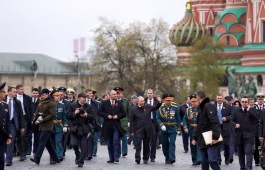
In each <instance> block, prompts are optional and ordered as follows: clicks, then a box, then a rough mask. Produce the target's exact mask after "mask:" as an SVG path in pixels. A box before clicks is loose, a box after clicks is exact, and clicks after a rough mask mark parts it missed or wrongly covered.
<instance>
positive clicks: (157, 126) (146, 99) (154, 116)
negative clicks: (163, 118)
mask: <svg viewBox="0 0 265 170" xmlns="http://www.w3.org/2000/svg"><path fill="white" fill-rule="evenodd" d="M153 99H154V100H153V106H156V105H157V104H158V101H157V99H156V98H155V97H154V98H153ZM148 100H149V99H148V98H147V97H146V98H145V104H146V105H150V104H149V101H148ZM151 114H152V117H153V120H152V123H153V125H154V129H155V132H158V131H160V126H159V125H158V124H157V121H156V111H152V112H151ZM151 114H150V117H151Z"/></svg>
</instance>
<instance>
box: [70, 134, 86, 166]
mask: <svg viewBox="0 0 265 170" xmlns="http://www.w3.org/2000/svg"><path fill="white" fill-rule="evenodd" d="M71 145H72V147H73V149H74V151H75V156H76V157H75V160H76V163H77V164H79V163H81V164H84V160H85V157H86V155H87V135H83V136H76V135H73V134H71ZM79 148H80V150H79Z"/></svg>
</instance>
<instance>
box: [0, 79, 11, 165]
mask: <svg viewBox="0 0 265 170" xmlns="http://www.w3.org/2000/svg"><path fill="white" fill-rule="evenodd" d="M4 87H5V83H3V84H1V85H0V93H5V91H4V90H3V89H4ZM1 95H3V96H4V94H1ZM2 100H3V99H1V98H0V169H4V168H5V151H6V142H7V140H8V139H11V138H12V135H11V130H10V119H9V112H8V104H7V103H6V102H4V101H2Z"/></svg>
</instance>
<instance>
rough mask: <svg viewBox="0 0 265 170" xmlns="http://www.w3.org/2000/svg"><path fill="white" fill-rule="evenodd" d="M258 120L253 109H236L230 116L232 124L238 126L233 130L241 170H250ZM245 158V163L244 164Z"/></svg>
mask: <svg viewBox="0 0 265 170" xmlns="http://www.w3.org/2000/svg"><path fill="white" fill-rule="evenodd" d="M258 119H259V117H258V114H257V112H256V110H255V109H254V108H250V110H249V111H248V112H247V111H246V109H244V110H243V109H242V107H240V108H236V109H235V110H234V114H233V116H232V121H233V122H234V124H239V125H240V127H239V128H236V129H235V132H236V138H235V141H236V144H237V152H238V158H239V164H240V168H241V169H252V160H253V147H254V143H255V133H254V132H255V130H256V123H257V120H258ZM245 157H246V158H247V161H246V162H245Z"/></svg>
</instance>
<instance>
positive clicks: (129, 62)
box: [90, 19, 176, 94]
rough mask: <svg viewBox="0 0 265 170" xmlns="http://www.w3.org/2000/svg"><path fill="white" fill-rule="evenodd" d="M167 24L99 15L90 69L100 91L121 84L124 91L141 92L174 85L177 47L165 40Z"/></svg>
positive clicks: (163, 88) (165, 88)
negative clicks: (125, 23)
mask: <svg viewBox="0 0 265 170" xmlns="http://www.w3.org/2000/svg"><path fill="white" fill-rule="evenodd" d="M168 30H169V29H168V24H167V23H166V22H165V21H163V20H161V19H160V20H156V19H153V20H151V21H150V23H149V24H145V23H141V22H133V23H131V24H129V25H128V26H127V27H126V26H123V25H122V24H121V23H117V22H110V21H108V20H107V19H101V25H100V26H99V27H98V28H96V29H95V30H94V33H95V39H94V46H93V47H92V48H91V50H90V54H91V57H92V63H91V72H92V73H93V75H94V78H93V79H94V82H95V86H96V88H97V89H98V90H99V91H105V90H109V89H112V88H113V87H114V86H122V87H123V88H124V89H125V91H126V92H127V94H133V93H134V94H135V93H136V94H143V93H144V92H145V91H146V90H147V89H148V88H152V89H154V90H155V91H157V92H165V91H168V90H169V89H172V90H174V88H175V73H176V69H175V68H176V51H175V48H174V46H172V45H171V44H170V42H169V40H168Z"/></svg>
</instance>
